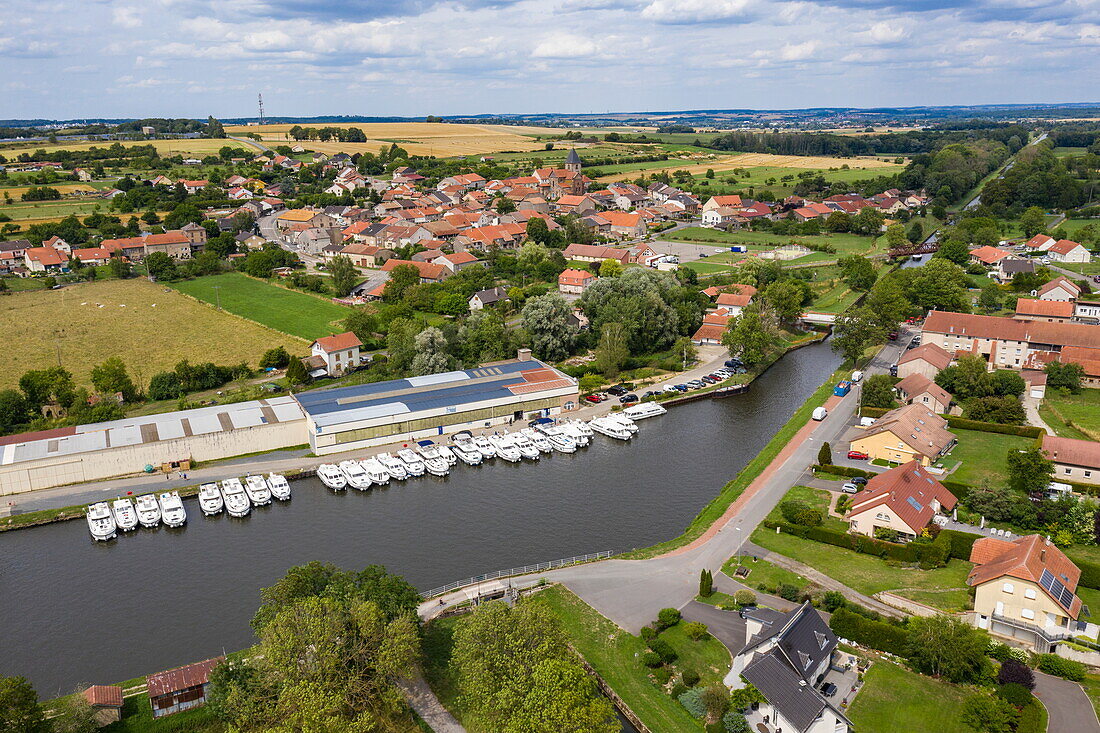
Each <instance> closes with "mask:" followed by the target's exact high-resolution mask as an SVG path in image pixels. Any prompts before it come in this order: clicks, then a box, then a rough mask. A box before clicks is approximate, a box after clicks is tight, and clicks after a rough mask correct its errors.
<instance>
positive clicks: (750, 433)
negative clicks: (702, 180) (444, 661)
mask: <svg viewBox="0 0 1100 733" xmlns="http://www.w3.org/2000/svg"><path fill="white" fill-rule="evenodd" d="M838 364H839V359H838V357H837V356H835V355H834V354H833V353H832V351H831V350H830V348H829V346H828V345H827V344H815V345H812V346H808V347H805V348H803V349H799V350H798V351H795V352H793V353H791V354H788V355H787V356H785V357H784V358H783V359H781V360H780V361H779V363H777V364H776V365H775V366H773V367H772V368H771V369H770V370H768V372H767V373H765V374H764V376H763V377H761V378H760V379H758V380H757V381H756V382H755V383H754V384H753V386H752V388H751V389H750V390H749V392H748V393H746V394H744V395H738V396H735V397H729V398H726V399H714V400H701V401H698V402H693V403H690V404H686V405H680V406H678V407H672V408H670V409H669V411H668V414H667V415H664V416H661V417H657V418H652V419H649V420H645V421H643V422H641V424H640V429H639V431H638V434H637V435H636V437H635V438H634V440H632V441H630V442H629V443H621V442H618V441H613V440H611V439H610V438H606V437H604V436H600V435H596V436H594V437H593V440H592V443H591V444H590V445H589V447H588V448H585V449H581V450H579V451H578V452H577V453H575V454H573V455H565V454H560V453H559V454H554V455H552V456H548V457H545V458H543V459H542V460H541V461H538V462H528V461H524V462H523V463H521V464H515V465H513V464H508V463H505V462H503V461H494V462H490V463H488V464H483V465H481V466H473V467H471V466H465V465H462V464H459V465H457V466H455V467H454V469H453V470H452V472H451V474H450V476H448V477H446V478H443V479H435V478H432V477H428V476H425V477H422V478H419V479H412V480H410V481H407V482H405V483H393V484H391V486H390V487H388V488H383V489H374V490H371V491H368V492H359V491H355V490H348V491H347V492H341V493H338V494H335V493H333V492H331V491H329V490H328V489H326V488H325V487H324V486H322V485H321V483H320V482H319V481H317V480H316V479H308V480H303V481H297V482H294V483H293V484H292V486H293V491H294V497H293V499H292V500H291V501H290V502H287V503H283V504H279V503H276V504H275V505H273V506H269V507H264V508H262V509H260V510H254V511H253V512H252V514H251V515H250V516H249V517H247V518H245V519H240V520H238V519H231V518H230V517H227V516H224V515H222V516H220V517H212V518H204V517H203V516H201V514H200V512H199V510H198V506H197V505H196V504H195V503H194V502H190V501H189V502H187V510H188V514H189V517H188V523H187V525H186V526H185V527H184V528H182V529H179V530H169V529H166V528H163V527H162V528H159V529H153V530H138V531H136V532H132V533H129V534H128V535H124V536H121V537H119V538H118V539H117V540H115V541H113V542H109V543H99V544H96V543H94V542H93V541H92V540H91V539H90V538H89V536H88V532H87V527H86V526H85V524H84V523H83V522H76V521H73V522H63V523H59V524H53V525H46V526H43V527H37V528H34V529H27V530H19V531H15V532H7V533H3V534H0V675H23V676H26V677H27V678H29V679H30V680H31V681H32V682H33V683H34V685H35V686H36V688H37V689H38V692H39V694H40V695H41V696H42V697H44V698H45V697H51V696H54V695H56V694H59V693H67V692H69V691H71V689H72V688H73V686H75V685H77V684H79V683H90V684H105V683H112V682H118V681H120V680H126V679H130V678H132V677H137V676H139V675H143V674H147V673H150V672H157V671H160V670H163V669H168V668H171V667H174V666H178V665H181V664H185V663H188V662H192V661H196V660H200V659H205V658H207V657H210V656H214V655H217V654H221V653H223V652H225V651H232V650H235V649H240V648H242V647H245V646H248V645H249V644H251V643H253V641H254V639H253V636H252V633H251V630H250V628H249V625H248V621H249V619H250V618H251V617H252V614H253V612H254V611H255V610H256V607H257V605H258V603H259V591H260V589H261V588H263V587H264V586H268V585H271V584H272V583H274V582H275V581H276V580H277V579H278V578H280V577H281V576H282V575H283V574H284V573H285V572H286V570H287V568H289V567H291V566H292V565H297V564H301V563H306V562H309V561H310V560H321V561H325V562H332V563H335V564H336V565H339V566H341V567H343V568H349V569H358V568H362V567H363V566H365V565H368V564H372V563H378V564H382V565H385V566H386V567H387V568H388V569H389V570H391V571H393V572H396V573H400V574H402V575H403V576H405V577H406V578H407V579H408V580H409V581H410V582H411V583H413V584H414V585H415V586H417V587H418V588H421V589H428V588H432V587H435V586H438V585H443V584H445V583H448V582H451V581H454V580H459V579H462V578H465V577H469V576H471V575H476V574H479V573H483V572H490V571H493V570H498V569H504V568H509V567H515V566H518V565H525V564H530V563H537V562H544V561H549V560H554V559H558V558H562V557H570V556H573V555H580V554H585V553H590V552H599V551H602V550H615V551H622V550H629V549H631V548H635V547H645V546H648V545H651V544H653V543H656V542H659V541H661V540H666V539H669V538H670V537H674V536H675V535H677V534H679V533H680V532H681V531H682V530H683V529H684V527H685V526H687V524H688V523H689V522H690V521H691V519H692V518H693V517H694V516H695V515H696V514H697V513H698V512H699V510H700V508H702V507H703V505H705V504H706V503H707V502H708V501H710V500H711V499H712V498H713V497H714V495H715V494H716V493H717V492H718V490H719V489H720V488H721V486H722V485H723V484H725V482H726V481H728V480H729V479H730V478H732V477H733V476H734V475H735V474H736V473H737V472H738V471H739V470H740V469H741V468H742V467H743V466H744V465H745V464H746V463H747V462H748V460H749V459H750V458H751V457H752V456H754V455H755V454H756V453H757V452H758V451H759V450H760V449H761V448H762V447H763V446H764V445H765V444H766V443H767V442H768V440H769V439H770V438H771V436H772V435H773V434H774V433H775V431H776V430H778V429H779V427H780V426H782V425H783V424H784V423H785V422H786V421H787V419H788V418H789V417H790V415H791V414H792V413H793V412H794V411H795V410H796V409H797V408H798V407H799V406H800V405H801V404H802V403H803V402H804V401H805V400H806V399H807V397H809V395H810V394H811V393H812V392H813V391H814V390H815V389H816V388H817V387H818V386H819V385H820V384H821V383H822V382H823V381H824V380H825V379H826V378H827V377H828V375H829V374H830V373H832V372H833V370H834V369H836V367H837V366H838Z"/></svg>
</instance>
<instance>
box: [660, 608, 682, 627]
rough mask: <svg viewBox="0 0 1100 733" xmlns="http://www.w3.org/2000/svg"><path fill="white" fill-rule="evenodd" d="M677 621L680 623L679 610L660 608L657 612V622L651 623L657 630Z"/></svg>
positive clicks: (670, 625)
mask: <svg viewBox="0 0 1100 733" xmlns="http://www.w3.org/2000/svg"><path fill="white" fill-rule="evenodd" d="M678 623H680V612H679V611H677V610H676V609H675V608H662V609H661V610H660V611H659V612H658V613H657V623H655V624H653V627H654V628H655V629H657V631H664V630H665V629H667V628H671V627H673V626H675V625H676V624H678Z"/></svg>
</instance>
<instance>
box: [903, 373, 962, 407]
mask: <svg viewBox="0 0 1100 733" xmlns="http://www.w3.org/2000/svg"><path fill="white" fill-rule="evenodd" d="M894 388H895V389H897V390H898V391H899V392H904V393H905V394H906V396H907V398H908V399H913V398H914V397H919V396H920V395H922V394H929V395H931V396H932V398H933V399H935V400H936V401H937V402H939V403H940V404H941V405H943V406H944V408H946V407H947V406H948V405H950V404H951V393H950V392H948V391H947V390H946V389H944V388H943V387H941V386H940V385H938V384H936V383H935V382H933V381H932V380H931V379H929V378H928V377H926V376H924V375H923V374H921V373H920V372H913V373H912V374H910V375H909V376H908V377H906V378H905V379H903V380H901V381H900V382H898V383H897V384H895V385H894Z"/></svg>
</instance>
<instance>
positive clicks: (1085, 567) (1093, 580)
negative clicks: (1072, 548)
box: [1070, 558, 1100, 590]
mask: <svg viewBox="0 0 1100 733" xmlns="http://www.w3.org/2000/svg"><path fill="white" fill-rule="evenodd" d="M1070 559H1071V560H1073V564H1074V565H1076V566H1077V567H1078V568H1080V569H1081V579H1080V580H1078V581H1077V585H1083V586H1085V587H1086V588H1095V589H1097V590H1100V563H1094V562H1089V561H1088V560H1078V559H1076V558H1070Z"/></svg>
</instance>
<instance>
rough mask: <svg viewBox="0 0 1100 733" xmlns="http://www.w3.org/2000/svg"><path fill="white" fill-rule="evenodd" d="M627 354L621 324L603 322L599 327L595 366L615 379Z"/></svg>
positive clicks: (628, 353) (624, 334)
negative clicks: (601, 326)
mask: <svg viewBox="0 0 1100 733" xmlns="http://www.w3.org/2000/svg"><path fill="white" fill-rule="evenodd" d="M629 356H630V350H629V349H628V348H627V345H626V330H625V329H624V328H623V324H621V323H615V322H614V321H612V322H610V323H605V324H603V328H601V329H600V343H599V346H597V347H596V361H595V366H596V368H597V369H599V370H600V372H601V373H602V374H603V375H604V376H605V377H606V378H607V379H615V378H616V377H617V376H618V375H619V369H621V368H622V366H623V364H624V363H625V362H626V360H627V358H628V357H629Z"/></svg>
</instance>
